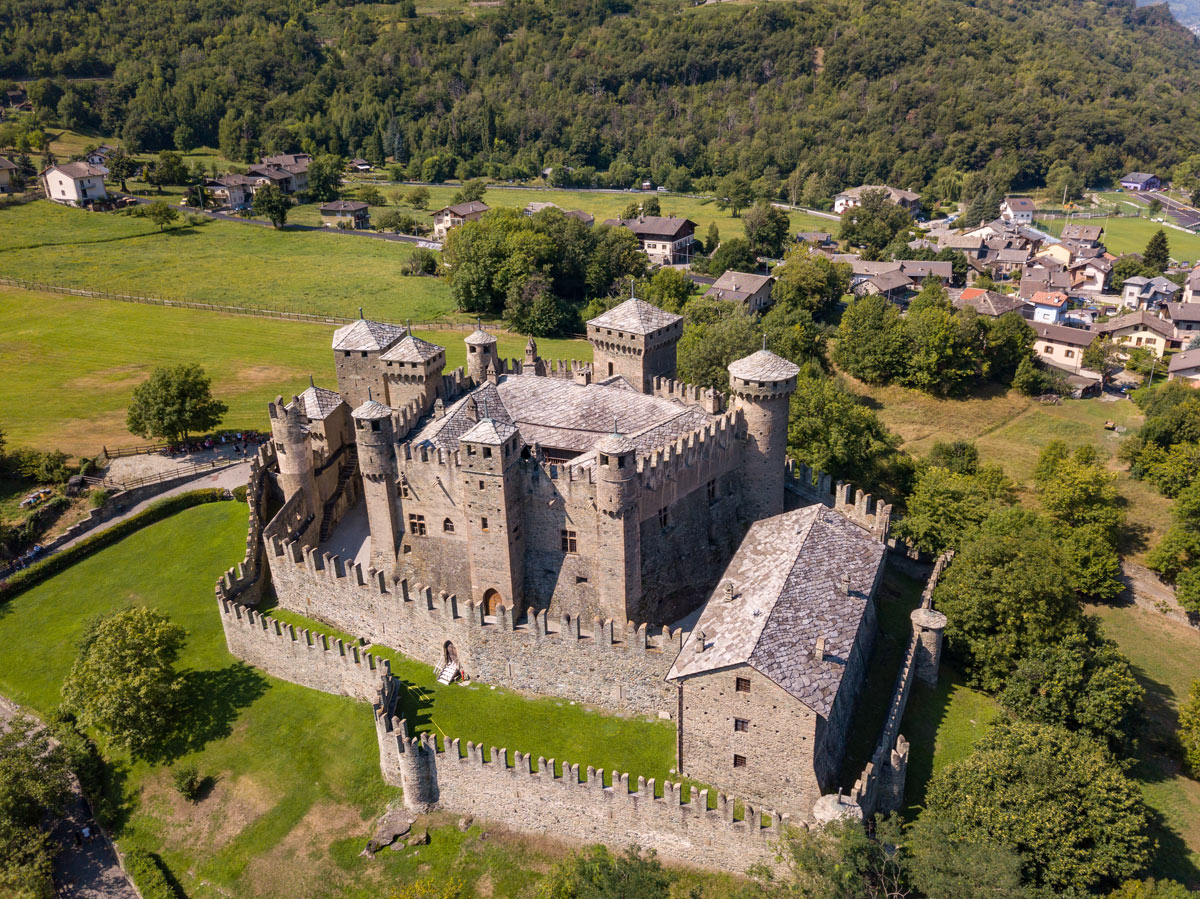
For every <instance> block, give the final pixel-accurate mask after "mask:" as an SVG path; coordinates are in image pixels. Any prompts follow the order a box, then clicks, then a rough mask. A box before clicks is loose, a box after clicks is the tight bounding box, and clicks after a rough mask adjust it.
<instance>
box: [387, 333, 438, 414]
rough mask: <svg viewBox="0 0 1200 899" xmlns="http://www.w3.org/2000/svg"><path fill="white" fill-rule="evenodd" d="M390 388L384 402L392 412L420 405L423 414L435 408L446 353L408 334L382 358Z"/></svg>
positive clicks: (426, 341) (435, 345) (434, 345)
mask: <svg viewBox="0 0 1200 899" xmlns="http://www.w3.org/2000/svg"><path fill="white" fill-rule="evenodd" d="M379 363H380V365H382V366H383V379H384V382H385V383H386V385H387V394H386V396H385V397H384V399H385V400H386V401H387V404H388V405H389V406H391V407H392V408H393V409H405V408H407V407H408V406H410V405H411V404H412V403H414V402H415V403H418V404H419V405H420V407H421V411H422V413H427V412H429V410H430V409H432V408H433V402H434V400H436V399H437V398H438V393H439V391H440V388H441V386H442V370H443V369H444V368H445V367H446V350H445V349H444V348H443V347H440V346H438V345H437V344H433V343H430V342H429V341H428V340H422V339H421V338H420V337H414V336H413V335H412V334H407V335H405V336H404V337H402V338H401V339H400V340H398V341H396V342H395V343H394V344H392V346H391V347H390V348H389V349H388V350H387V351H386V352H384V353H382V354H381V355H380V357H379Z"/></svg>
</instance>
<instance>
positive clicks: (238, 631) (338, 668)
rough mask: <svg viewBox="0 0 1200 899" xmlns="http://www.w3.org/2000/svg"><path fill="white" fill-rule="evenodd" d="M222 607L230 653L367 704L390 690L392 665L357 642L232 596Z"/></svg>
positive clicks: (277, 673)
mask: <svg viewBox="0 0 1200 899" xmlns="http://www.w3.org/2000/svg"><path fill="white" fill-rule="evenodd" d="M218 607H219V610H220V614H221V627H222V628H223V629H224V631H225V643H226V645H227V646H228V647H229V651H230V653H232V654H233V655H234V656H236V657H237V658H239V659H243V660H244V661H247V662H250V663H251V664H253V665H254V666H255V667H257V668H261V669H262V670H263V671H266V672H267V673H268V674H270V675H272V676H274V677H280V678H283V679H284V680H289V681H292V682H293V683H297V684H302V685H304V686H306V687H312V688H314V689H317V690H322V691H324V692H326V693H334V694H337V695H341V696H352V697H354V698H356V699H361V700H364V701H366V702H371V701H374V700H376V699H378V698H379V697H380V695H381V692H380V691H381V690H383V691H385V693H386V692H387V691H388V689H389V687H388V683H389V681H390V680H391V664H390V663H389V662H388V660H387V659H377V658H376V657H375V656H374V655H372V654H371V653H369V652H366V651H364V650H362V649H361V648H360V647H359V646H358V645H356V644H348V643H345V642H343V641H342V640H340V639H331V638H329V637H326V636H325V635H324V634H321V633H318V632H316V631H309V630H308V629H307V628H300V629H297V628H295V627H294V626H293V625H291V624H283V623H282V622H280V621H278V620H277V619H275V618H269V617H267V616H264V615H262V614H260V613H258V612H255V611H254V610H253V609H251V608H249V607H248V606H244V605H242V604H241V603H238V602H233V601H230V600H227V599H220V600H219V601H218Z"/></svg>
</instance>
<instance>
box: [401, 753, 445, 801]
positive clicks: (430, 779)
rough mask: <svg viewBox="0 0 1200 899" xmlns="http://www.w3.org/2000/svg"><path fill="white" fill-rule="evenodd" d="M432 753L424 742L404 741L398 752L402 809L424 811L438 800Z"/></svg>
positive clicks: (435, 770) (435, 768)
mask: <svg viewBox="0 0 1200 899" xmlns="http://www.w3.org/2000/svg"><path fill="white" fill-rule="evenodd" d="M436 764H437V763H436V762H435V760H434V751H433V748H432V747H431V746H429V745H428V744H427V743H426V742H425V741H424V740H422V739H420V738H417V737H413V738H412V739H410V740H405V741H404V745H403V746H402V747H401V752H400V783H401V785H402V786H403V788H404V807H405V808H410V809H413V810H416V811H425V810H427V809H429V808H430V807H431V806H432V805H434V804H435V803H436V802H437V800H438V783H437V767H436Z"/></svg>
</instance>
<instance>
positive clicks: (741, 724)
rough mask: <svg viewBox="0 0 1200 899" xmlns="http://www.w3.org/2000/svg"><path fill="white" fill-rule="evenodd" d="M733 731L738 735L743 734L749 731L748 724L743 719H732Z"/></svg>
mask: <svg viewBox="0 0 1200 899" xmlns="http://www.w3.org/2000/svg"><path fill="white" fill-rule="evenodd" d="M733 729H734V730H735V731H736V732H737V733H739V734H744V733H746V731H748V730H750V722H749V721H747V720H746V719H745V718H734V719H733Z"/></svg>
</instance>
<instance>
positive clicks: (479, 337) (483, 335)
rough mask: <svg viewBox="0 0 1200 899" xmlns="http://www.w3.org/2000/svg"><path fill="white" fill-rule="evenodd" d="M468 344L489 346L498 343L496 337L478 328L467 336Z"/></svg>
mask: <svg viewBox="0 0 1200 899" xmlns="http://www.w3.org/2000/svg"><path fill="white" fill-rule="evenodd" d="M466 342H467V343H469V344H470V345H471V346H487V345H488V344H492V343H496V337H495V335H493V334H489V333H488V332H487V331H485V330H483V329H482V328H476V329H475V330H474V331H472V332H471V333H470V334H469V335H468V336H467V338H466Z"/></svg>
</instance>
